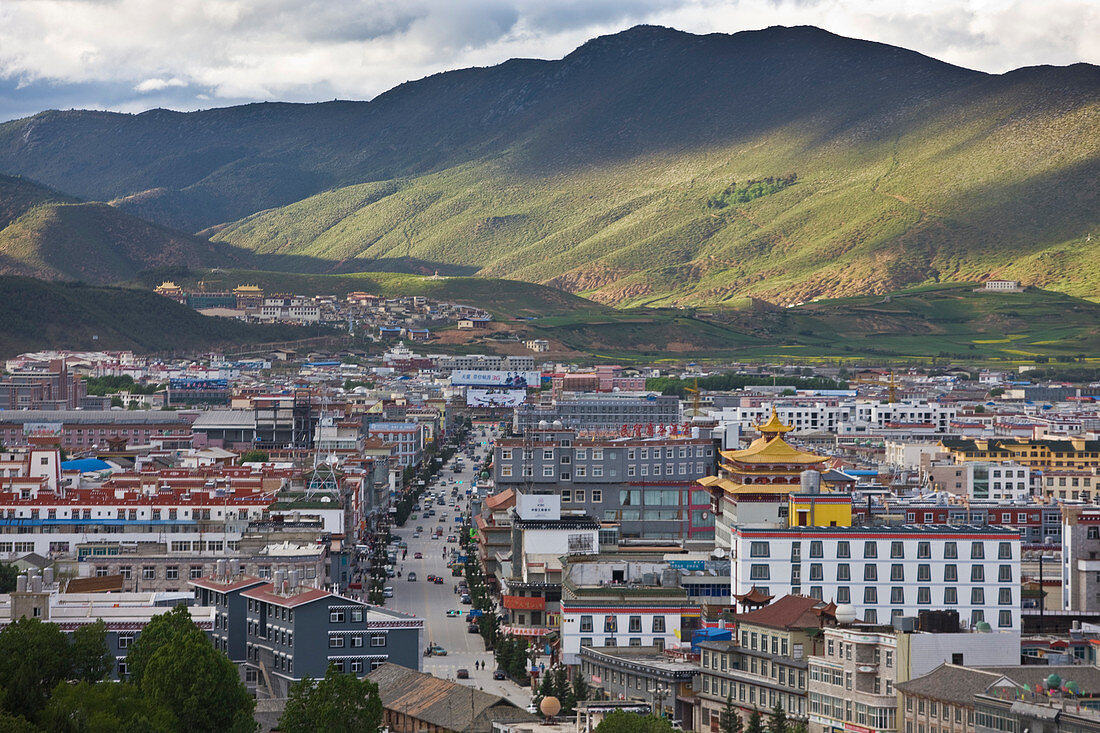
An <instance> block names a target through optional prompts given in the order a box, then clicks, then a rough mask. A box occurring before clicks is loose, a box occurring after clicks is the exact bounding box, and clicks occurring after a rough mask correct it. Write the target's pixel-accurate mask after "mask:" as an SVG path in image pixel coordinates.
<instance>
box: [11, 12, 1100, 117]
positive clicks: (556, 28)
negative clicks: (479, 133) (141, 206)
mask: <svg viewBox="0 0 1100 733" xmlns="http://www.w3.org/2000/svg"><path fill="white" fill-rule="evenodd" d="M643 22H646V23H656V24H661V25H669V26H673V27H676V28H680V29H682V30H686V31H691V32H696V33H710V32H729V33H732V32H736V31H739V30H747V29H754V28H762V27H766V26H769V25H807V24H808V25H817V26H821V27H823V28H826V29H828V30H831V31H833V32H836V33H840V34H842V35H848V36H854V37H858V38H867V39H870V40H876V41H882V42H885V43H891V44H895V45H899V46H904V47H907V48H911V49H914V50H916V51H920V52H922V53H925V54H928V55H930V56H934V57H936V58H939V59H942V60H944V61H949V62H951V63H956V64H959V65H962V66H967V67H970V68H977V69H982V70H985V71H991V72H1002V71H1006V70H1008V69H1012V68H1016V67H1019V66H1026V65H1032V64H1040V63H1050V64H1067V63H1073V62H1076V61H1088V62H1092V63H1100V45H1098V44H1096V43H1095V40H1096V38H1100V2H1097V0H1045V1H1044V2H1034V0H343V1H340V0H173V2H171V3H161V2H149V0H4V2H3V3H0V81H6V82H7V86H8V87H9V88H11V89H15V87H16V86H18V87H21V88H22V90H27V89H36V90H38V92H39V93H38V94H34V95H26V97H25V98H26V99H27V100H28V101H29V100H30V99H31V98H32V97H33V99H34V102H35V103H40V101H41V100H45V101H46V103H47V104H49V105H50V106H56V107H66V106H72V105H74V104H79V105H80V106H93V105H95V106H100V105H102V106H107V107H109V108H117V109H121V108H133V107H135V106H140V102H141V100H142V99H143V98H146V97H145V96H143V95H150V94H152V93H158V94H160V95H161V96H160V97H158V101H159V102H167V103H168V104H170V105H171V106H174V107H177V108H180V109H191V108H197V107H206V106H209V105H210V103H211V101H212V102H213V103H215V104H229V103H235V102H239V101H245V100H263V99H286V100H292V101H313V100H322V99H331V98H333V97H342V98H354V99H365V98H370V97H373V96H374V95H376V94H378V93H380V92H382V91H385V90H386V89H388V88H390V87H392V86H394V85H396V84H399V83H401V82H403V81H407V80H410V79H416V78H420V77H422V76H426V75H428V74H432V73H435V72H437V71H443V70H447V69H455V68H461V67H465V66H471V65H489V64H495V63H499V62H501V61H504V60H506V59H508V58H511V57H516V56H523V57H541V58H556V57H560V56H562V55H564V54H566V53H568V52H569V51H570V50H572V49H573V48H575V47H576V46H578V45H580V44H581V43H583V42H584V41H585V40H587V39H588V38H591V37H592V36H595V35H599V34H602V33H610V32H615V31H617V30H622V29H624V28H627V27H630V26H632V25H635V24H637V23H643ZM47 88H48V89H52V90H53V91H52V92H49V93H47ZM107 88H109V89H111V90H113V92H112V94H111V96H110V98H106V97H104V98H100V99H97V98H95V97H94V95H95V94H96V93H103V92H102V90H104V89H107ZM119 90H129V96H126V94H123V93H121V92H119ZM20 93H22V92H21V91H15V92H11V93H10V94H9V95H8V97H7V98H5V97H4V96H2V95H0V118H6V117H10V116H12V115H11V113H12V112H13V109H14V107H13V109H9V110H6V109H4V106H3V105H5V104H7V106H9V107H12V106H13V105H12V100H13V99H15V100H17V101H18V100H19V96H18V95H19V94H20ZM164 95H167V96H164ZM146 101H149V100H148V99H146ZM24 106H25V105H24ZM21 111H22V110H21Z"/></svg>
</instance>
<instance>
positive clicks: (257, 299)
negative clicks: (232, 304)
mask: <svg viewBox="0 0 1100 733" xmlns="http://www.w3.org/2000/svg"><path fill="white" fill-rule="evenodd" d="M233 295H235V296H237V308H238V309H239V310H252V309H255V308H260V307H262V306H263V304H264V289H263V288H261V287H260V286H259V285H238V286H237V287H235V288H233Z"/></svg>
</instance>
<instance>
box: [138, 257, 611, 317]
mask: <svg viewBox="0 0 1100 733" xmlns="http://www.w3.org/2000/svg"><path fill="white" fill-rule="evenodd" d="M166 279H170V280H172V281H173V282H175V283H177V284H179V285H180V286H182V287H183V288H184V289H194V288H196V287H197V286H198V284H199V283H200V282H201V283H202V286H203V287H204V288H205V289H206V290H232V289H233V288H235V287H236V286H238V285H243V284H251V285H259V286H260V287H262V288H263V289H264V291H265V292H269V293H295V294H297V295H337V296H340V297H343V296H345V295H347V294H348V293H351V292H356V291H359V292H364V293H372V294H376V295H389V296H396V295H423V296H426V297H429V298H433V299H435V300H441V301H447V302H451V303H465V304H468V305H475V306H478V307H480V308H484V309H485V310H488V311H489V312H491V313H492V314H493V315H494V317H496V318H500V319H508V318H516V317H531V316H547V315H577V314H601V313H611V312H613V311H612V309H611V308H609V307H607V306H605V305H602V304H600V303H595V302H593V301H590V300H585V299H584V298H580V297H577V296H575V295H571V294H569V293H566V292H563V291H561V290H556V289H554V288H549V287H546V286H543V285H536V284H534V283H528V282H521V281H516V280H499V279H495V278H472V277H443V276H440V277H435V276H423V275H409V274H405V273H392V272H357V273H352V274H347V275H309V274H300V273H284V272H265V271H258V270H225V269H219V270H216V271H205V270H204V271H196V270H187V269H180V268H160V269H156V270H150V271H147V272H143V273H141V275H140V277H139V278H138V279H137V280H136V281H135V282H133V283H132V284H134V285H136V286H138V287H143V288H152V287H156V286H157V285H159V284H160V283H161V282H162V281H163V280H166Z"/></svg>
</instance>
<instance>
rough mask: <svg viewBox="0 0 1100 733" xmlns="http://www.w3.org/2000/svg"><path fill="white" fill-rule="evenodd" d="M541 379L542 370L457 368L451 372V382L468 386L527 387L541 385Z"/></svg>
mask: <svg viewBox="0 0 1100 733" xmlns="http://www.w3.org/2000/svg"><path fill="white" fill-rule="evenodd" d="M541 380H542V373H541V372H503V371H477V370H474V369H455V370H454V371H453V372H451V384H454V385H462V386H466V387H502V388H504V389H527V388H528V387H529V386H530V387H537V386H539V382H540V381H541Z"/></svg>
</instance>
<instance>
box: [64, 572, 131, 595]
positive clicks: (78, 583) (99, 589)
mask: <svg viewBox="0 0 1100 733" xmlns="http://www.w3.org/2000/svg"><path fill="white" fill-rule="evenodd" d="M122 582H123V577H122V576H121V575H100V576H96V577H91V578H73V579H72V580H70V581H69V584H68V585H66V586H65V592H66V593H117V592H120V591H121V590H122Z"/></svg>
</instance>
